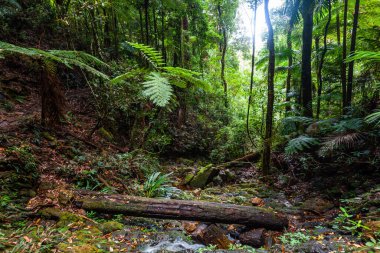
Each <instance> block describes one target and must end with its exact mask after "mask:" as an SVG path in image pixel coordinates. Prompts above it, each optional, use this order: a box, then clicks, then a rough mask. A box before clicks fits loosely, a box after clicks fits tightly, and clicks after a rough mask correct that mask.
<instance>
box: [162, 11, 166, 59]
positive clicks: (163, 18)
mask: <svg viewBox="0 0 380 253" xmlns="http://www.w3.org/2000/svg"><path fill="white" fill-rule="evenodd" d="M161 8H162V9H161V47H162V48H161V52H162V56H163V57H164V62H165V63H166V60H167V59H166V58H167V57H166V49H165V12H164V7H163V6H162V7H161Z"/></svg>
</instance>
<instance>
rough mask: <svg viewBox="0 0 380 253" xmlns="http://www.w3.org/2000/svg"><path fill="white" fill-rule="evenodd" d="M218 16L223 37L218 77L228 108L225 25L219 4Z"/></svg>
mask: <svg viewBox="0 0 380 253" xmlns="http://www.w3.org/2000/svg"><path fill="white" fill-rule="evenodd" d="M218 16H219V22H220V24H219V26H220V30H221V33H222V36H223V39H222V42H221V50H222V58H221V60H220V63H221V71H220V77H221V79H222V85H223V92H224V99H225V105H226V107H228V97H227V89H228V84H227V80H226V76H225V68H226V52H227V43H228V42H227V31H226V27H225V24H224V22H223V17H222V7H221V6H220V4H219V5H218Z"/></svg>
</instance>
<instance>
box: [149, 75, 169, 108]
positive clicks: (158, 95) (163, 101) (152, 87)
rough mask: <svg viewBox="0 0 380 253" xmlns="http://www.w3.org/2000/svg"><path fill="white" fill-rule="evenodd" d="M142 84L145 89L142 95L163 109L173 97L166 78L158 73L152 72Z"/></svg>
mask: <svg viewBox="0 0 380 253" xmlns="http://www.w3.org/2000/svg"><path fill="white" fill-rule="evenodd" d="M143 84H144V88H145V90H144V91H143V95H144V96H146V97H148V98H149V99H150V100H152V102H153V103H154V104H156V105H158V106H161V107H164V106H166V105H167V104H168V103H169V100H170V98H171V96H172V95H173V88H172V86H171V85H170V84H169V80H168V79H167V78H165V77H163V76H161V75H160V73H158V72H152V73H150V74H149V75H148V77H147V81H145V82H144V83H143Z"/></svg>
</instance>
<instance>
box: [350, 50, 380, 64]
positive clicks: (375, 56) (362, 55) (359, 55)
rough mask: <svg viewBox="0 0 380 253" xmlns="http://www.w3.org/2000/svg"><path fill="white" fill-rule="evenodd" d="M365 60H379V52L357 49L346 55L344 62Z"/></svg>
mask: <svg viewBox="0 0 380 253" xmlns="http://www.w3.org/2000/svg"><path fill="white" fill-rule="evenodd" d="M356 60H366V61H371V62H380V52H372V51H358V52H356V53H355V54H353V55H350V56H349V57H347V59H346V62H351V61H356Z"/></svg>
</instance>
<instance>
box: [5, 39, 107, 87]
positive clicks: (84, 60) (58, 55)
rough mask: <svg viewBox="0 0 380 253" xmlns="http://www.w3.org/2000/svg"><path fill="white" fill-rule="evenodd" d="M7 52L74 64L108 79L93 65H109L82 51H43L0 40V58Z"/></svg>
mask: <svg viewBox="0 0 380 253" xmlns="http://www.w3.org/2000/svg"><path fill="white" fill-rule="evenodd" d="M7 54H20V55H26V56H29V57H31V58H34V59H42V60H44V61H52V62H55V63H60V64H64V65H65V66H66V67H68V68H72V67H73V66H76V67H79V68H81V69H83V70H85V71H87V72H89V73H91V74H93V75H95V76H98V77H101V78H104V79H106V80H109V77H108V76H107V75H106V74H104V73H103V72H101V71H99V70H97V69H95V68H94V67H93V66H97V67H107V68H108V67H109V66H108V65H107V64H106V63H104V62H102V61H101V60H99V59H98V58H96V57H94V56H92V55H90V54H87V53H84V52H80V51H67V50H48V51H44V50H41V49H37V48H26V47H20V46H16V45H13V44H10V43H7V42H3V41H0V58H2V57H4V56H5V55H7ZM91 65H92V66H91Z"/></svg>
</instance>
